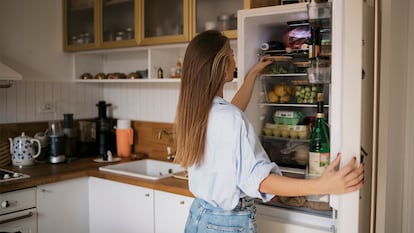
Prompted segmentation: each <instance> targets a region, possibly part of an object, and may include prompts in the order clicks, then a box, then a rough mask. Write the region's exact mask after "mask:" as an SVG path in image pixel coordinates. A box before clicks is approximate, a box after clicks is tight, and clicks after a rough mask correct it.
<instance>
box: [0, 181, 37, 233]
mask: <svg viewBox="0 0 414 233" xmlns="http://www.w3.org/2000/svg"><path fill="white" fill-rule="evenodd" d="M0 233H37V210H36V188H28V189H22V190H16V191H11V192H6V193H0Z"/></svg>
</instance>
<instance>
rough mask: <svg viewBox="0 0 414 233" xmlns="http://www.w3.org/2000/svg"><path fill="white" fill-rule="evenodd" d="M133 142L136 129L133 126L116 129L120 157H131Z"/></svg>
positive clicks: (117, 148)
mask: <svg viewBox="0 0 414 233" xmlns="http://www.w3.org/2000/svg"><path fill="white" fill-rule="evenodd" d="M133 142H134V131H133V130H132V129H131V128H128V129H116V150H117V154H118V156H119V157H129V156H130V155H131V149H132V144H133Z"/></svg>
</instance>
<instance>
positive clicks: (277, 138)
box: [260, 135, 310, 143]
mask: <svg viewBox="0 0 414 233" xmlns="http://www.w3.org/2000/svg"><path fill="white" fill-rule="evenodd" d="M260 137H262V139H263V140H279V141H291V142H306V143H308V142H310V139H299V138H283V137H276V136H265V135H261V136H260Z"/></svg>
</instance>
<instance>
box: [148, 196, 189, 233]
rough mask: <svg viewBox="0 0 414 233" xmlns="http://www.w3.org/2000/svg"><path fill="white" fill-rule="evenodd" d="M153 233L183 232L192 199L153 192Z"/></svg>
mask: <svg viewBox="0 0 414 233" xmlns="http://www.w3.org/2000/svg"><path fill="white" fill-rule="evenodd" d="M154 195H155V204H154V206H155V233H181V232H184V228H185V223H186V221H187V216H188V212H189V210H190V207H191V203H192V202H193V200H194V198H191V197H187V196H183V195H177V194H172V193H168V192H162V191H155V192H154Z"/></svg>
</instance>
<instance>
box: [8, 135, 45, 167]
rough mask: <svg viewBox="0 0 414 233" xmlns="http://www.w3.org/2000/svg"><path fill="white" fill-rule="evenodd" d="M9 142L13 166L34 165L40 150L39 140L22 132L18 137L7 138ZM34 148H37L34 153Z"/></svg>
mask: <svg viewBox="0 0 414 233" xmlns="http://www.w3.org/2000/svg"><path fill="white" fill-rule="evenodd" d="M9 141H10V154H11V157H12V164H13V165H14V166H30V165H33V164H34V162H35V158H37V157H38V156H39V154H40V151H41V148H42V146H41V144H40V141H39V140H37V139H34V138H31V137H28V136H26V135H25V134H24V132H23V133H22V134H21V136H19V137H15V138H14V139H11V138H9ZM35 143H37V147H35ZM35 148H37V152H36V153H35Z"/></svg>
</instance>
